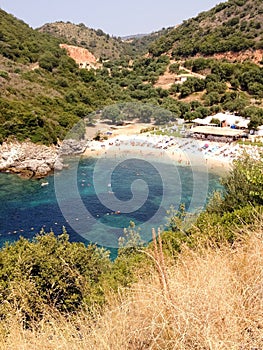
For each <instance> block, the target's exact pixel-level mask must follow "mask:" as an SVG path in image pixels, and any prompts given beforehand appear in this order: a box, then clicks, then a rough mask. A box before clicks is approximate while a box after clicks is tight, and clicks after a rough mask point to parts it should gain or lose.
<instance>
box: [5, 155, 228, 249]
mask: <svg viewBox="0 0 263 350" xmlns="http://www.w3.org/2000/svg"><path fill="white" fill-rule="evenodd" d="M64 162H65V161H64ZM66 165H67V167H66V168H65V169H63V170H62V171H60V172H55V173H54V174H51V175H49V176H47V177H46V178H44V179H31V180H27V179H23V178H20V177H19V176H17V175H14V174H7V173H1V174H0V203H1V205H0V245H1V246H3V245H4V244H5V242H7V241H8V242H14V241H16V240H17V239H18V238H19V237H20V236H23V237H26V238H28V239H32V238H33V237H34V236H35V235H36V234H38V233H39V232H40V231H42V232H50V231H53V232H54V233H55V234H56V235H58V234H61V233H62V231H63V228H65V230H66V231H67V233H68V234H69V239H70V241H75V242H83V243H85V244H89V243H96V244H97V245H98V246H101V247H105V248H106V249H109V250H110V251H111V253H112V254H113V255H116V252H117V249H118V241H119V237H120V236H123V234H124V229H125V228H127V227H129V224H130V222H131V221H132V222H134V223H135V225H136V229H137V230H139V231H140V234H141V237H142V239H143V240H144V241H145V242H147V241H150V239H151V230H152V228H155V229H157V228H158V227H161V228H163V229H165V228H166V227H167V223H168V216H169V215H168V211H169V210H170V209H171V208H173V210H174V211H177V210H179V208H180V205H181V204H184V205H185V208H186V210H187V211H188V212H191V213H195V212H197V211H200V210H203V209H204V208H205V206H206V204H207V202H208V200H209V198H210V197H211V195H212V193H213V192H214V191H215V190H222V186H221V184H220V175H218V174H216V173H211V172H208V171H207V169H204V168H202V167H201V168H199V167H196V168H194V169H193V167H190V166H187V165H182V164H179V163H176V164H174V163H173V164H171V163H165V162H160V161H159V160H158V159H157V160H151V161H149V160H145V159H143V157H141V158H127V159H123V158H120V159H118V158H111V159H104V160H102V159H96V158H82V157H74V158H67V159H66Z"/></svg>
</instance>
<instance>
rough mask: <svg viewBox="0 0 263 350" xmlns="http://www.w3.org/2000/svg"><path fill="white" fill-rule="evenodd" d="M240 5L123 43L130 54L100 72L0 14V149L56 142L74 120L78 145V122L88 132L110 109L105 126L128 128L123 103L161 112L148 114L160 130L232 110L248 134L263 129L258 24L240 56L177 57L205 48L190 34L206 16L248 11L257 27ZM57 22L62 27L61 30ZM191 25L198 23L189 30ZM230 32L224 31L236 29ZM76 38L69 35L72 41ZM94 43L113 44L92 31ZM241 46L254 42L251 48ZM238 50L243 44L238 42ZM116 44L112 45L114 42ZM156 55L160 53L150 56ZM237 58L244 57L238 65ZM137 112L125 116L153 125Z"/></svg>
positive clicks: (74, 51) (84, 56) (88, 60)
mask: <svg viewBox="0 0 263 350" xmlns="http://www.w3.org/2000/svg"><path fill="white" fill-rule="evenodd" d="M238 4H239V5H237V4H236V2H234V1H233V0H231V1H229V2H227V3H223V4H221V5H218V6H216V7H215V8H214V9H212V10H210V11H208V12H205V13H202V14H200V15H199V16H197V17H196V19H190V20H189V21H186V22H184V23H183V24H182V25H181V26H179V27H177V28H175V29H172V28H170V29H169V28H168V29H166V30H163V31H160V32H157V33H152V34H151V35H150V36H144V37H141V38H135V39H132V40H129V43H125V45H128V46H126V48H125V50H126V51H125V50H124V49H123V51H122V52H123V55H122V56H121V57H120V58H119V59H116V58H115V59H112V60H102V62H101V63H98V62H96V61H97V59H98V57H96V56H92V55H91V54H90V53H89V52H88V51H85V50H86V49H85V50H84V48H83V46H81V47H78V46H77V47H76V46H75V45H74V47H72V45H70V43H69V41H67V43H65V42H64V45H67V46H64V47H65V48H67V50H66V49H63V48H61V46H60V45H61V42H62V41H64V40H62V39H61V38H60V39H58V38H54V37H53V35H49V34H47V33H41V32H39V31H37V30H33V29H32V28H30V27H29V26H28V25H27V24H25V23H24V22H22V21H21V20H18V19H16V18H15V17H14V16H12V15H9V14H7V13H5V12H4V11H2V10H1V12H0V14H1V22H0V85H1V97H0V106H1V109H0V120H1V126H0V141H1V142H2V141H3V140H6V139H7V138H8V137H10V136H15V137H16V138H18V139H19V140H25V139H27V138H30V139H31V140H32V141H33V142H41V143H46V144H51V143H56V142H57V141H58V140H60V139H63V138H64V137H65V135H66V133H67V131H68V130H69V129H70V128H71V127H72V126H73V125H74V124H75V123H76V122H77V121H80V120H82V123H81V125H82V128H81V130H80V131H79V132H80V136H83V135H84V130H85V129H84V127H85V122H86V121H87V123H88V124H89V125H90V123H92V122H94V115H95V114H94V112H95V111H97V110H101V109H103V108H104V107H105V106H108V105H114V104H116V103H117V104H118V107H117V108H114V106H113V108H109V109H107V111H108V112H109V113H110V115H112V123H113V124H114V123H116V122H117V123H121V122H123V121H125V120H129V119H131V118H132V116H131V114H130V113H128V112H127V111H125V113H124V112H123V111H122V110H123V107H121V103H122V102H130V103H134V102H136V103H140V104H148V106H149V105H152V106H160V107H162V108H163V109H164V110H165V112H164V113H161V112H159V113H158V116H157V115H154V120H155V123H156V124H158V125H160V124H166V123H167V122H169V121H171V120H175V119H176V118H184V119H185V120H186V121H191V120H192V119H195V118H204V117H206V116H207V115H211V114H215V113H217V112H220V111H230V112H232V113H236V114H239V115H242V116H244V117H250V118H251V119H252V123H251V124H250V127H251V128H256V127H257V126H258V125H261V124H262V123H263V109H262V107H263V104H262V99H263V67H262V49H260V48H258V49H257V50H256V49H255V48H254V46H255V47H259V43H260V42H261V41H260V38H261V37H262V29H261V25H259V24H257V25H255V26H254V27H253V28H252V29H253V33H254V37H253V38H254V39H253V40H254V41H255V44H253V45H254V46H253V45H252V44H251V45H252V46H251V47H249V48H248V49H246V50H241V51H238V52H235V53H234V54H233V53H231V55H230V56H229V52H225V53H222V52H219V53H215V54H216V55H217V57H211V56H210V57H206V56H204V55H203V54H202V53H200V52H195V56H194V57H184V56H185V55H186V51H183V52H182V51H180V50H179V48H180V47H184V46H185V45H186V44H187V43H188V42H189V43H192V44H191V45H192V46H191V47H193V41H195V43H196V47H197V46H198V45H199V44H198V40H205V39H204V38H207V41H206V43H209V40H210V39H211V38H210V36H209V37H207V36H204V37H202V36H201V35H200V36H199V37H198V38H196V37H195V35H197V34H195V33H197V32H198V30H197V29H198V28H199V26H200V27H201V25H202V26H203V27H206V26H208V25H209V23H210V22H209V20H210V17H212V15H211V14H212V13H214V16H216V17H217V16H220V17H218V18H220V20H221V19H222V21H223V19H224V18H225V16H226V15H227V14H226V11H227V9H228V11H229V16H230V17H231V15H230V13H232V12H233V10H234V9H235V12H233V13H232V15H234V14H235V15H237V11H238V13H239V17H240V18H248V10H247V8H249V9H250V10H251V13H250V14H249V16H250V22H251V21H254V22H255V23H259V19H260V18H261V14H260V10H261V7H262V6H261V3H258V2H253V3H252V2H251V3H250V2H249V3H248V6H247V7H245V6H244V5H242V4H241V0H239V2H238ZM257 4H258V5H257ZM251 6H252V7H251ZM256 6H258V7H257V11H256ZM252 10H253V11H252ZM231 11H232V12H231ZM253 15H254V17H252V16H253ZM231 18H232V17H231ZM218 21H219V19H218ZM235 21H236V20H235ZM59 23H60V24H61V25H62V27H63V28H64V24H63V23H62V22H59ZM193 23H196V28H197V29H196V30H195V31H194V30H193ZM198 23H199V24H198ZM204 23H207V24H206V25H205V24H204ZM220 23H221V22H220ZM231 23H232V22H231ZM250 24H251V23H250ZM67 25H70V28H73V29H74V31H75V30H79V31H80V32H81V31H83V32H85V31H86V27H85V26H84V25H79V26H75V25H71V24H67ZM222 26H223V27H227V25H226V24H224V23H223V24H219V22H218V26H216V27H215V26H214V25H213V26H211V33H212V34H213V33H217V34H218V33H219V32H220V33H221V31H220V30H221V29H222ZM235 26H237V25H235ZM235 26H234V25H233V26H231V28H232V27H233V28H236V27H235ZM187 28H188V29H187ZM220 28H221V29H220ZM233 28H232V29H231V30H232V32H233ZM252 29H251V25H250V26H249V27H247V30H246V31H245V32H244V33H246V35H248V34H247V33H250V35H251V30H252ZM207 30H208V29H207ZM74 33H75V34H74V35H77V34H76V33H77V32H74ZM161 33H165V35H163V36H161V37H160V38H159V39H157V41H156V42H155V44H154V45H152V46H151V50H150V51H151V52H152V54H141V55H139V56H138V55H137V54H138V52H143V51H144V49H145V47H146V46H147V45H148V44H149V42H151V40H153V38H155V39H156V37H158V36H159V35H161ZM182 33H184V35H183V36H182V35H181V34H182ZM199 34H200V33H199ZM212 34H211V35H212ZM72 35H73V34H72ZM213 35H216V34H213ZM213 35H212V37H213V38H214V36H213ZM218 35H219V34H218ZM93 36H94V37H95V38H96V37H97V36H99V38H100V39H101V40H102V39H103V40H108V42H109V43H110V42H111V40H110V39H112V40H113V41H114V40H115V39H113V38H108V37H107V35H105V34H104V33H101V32H99V35H98V31H97V34H96V33H95V32H94V33H93ZM230 37H231V36H229V37H227V36H226V37H225V38H224V37H221V36H220V37H218V38H217V41H216V42H217V45H219V46H220V45H221V44H222V43H224V42H225V40H230ZM107 38H108V39H107ZM175 38H176V40H175ZM209 38H210V39H209ZM172 39H173V40H172ZM246 40H250V43H252V42H254V41H253V40H252V39H246ZM241 41H242V43H244V42H246V41H243V39H242V40H241ZM99 42H100V41H99ZM230 42H231V41H229V43H230ZM101 43H102V42H100V44H99V46H98V47H101ZM114 43H115V44H116V40H115V41H114ZM117 43H118V44H119V45H120V46H114V49H113V48H112V49H110V50H111V52H115V53H116V55H117V52H118V55H120V52H119V51H118V50H119V49H122V48H124V46H122V45H123V44H124V43H123V42H122V41H121V40H119V39H118V40H117ZM167 43H169V47H167ZM112 44H113V42H112ZM115 44H114V45H115ZM103 45H104V44H103ZM116 45H117V44H116ZM145 45H146V46H145ZM187 45H188V44H187ZM222 45H223V44H222ZM96 47H97V46H96ZM127 47H128V49H127ZM231 47H232V46H231ZM69 48H70V49H69ZM154 48H157V49H158V50H157V51H154V50H153V49H154ZM233 48H234V46H233ZM115 49H116V50H115ZM164 49H165V50H166V51H165V50H164ZM176 50H177V51H176ZM178 50H179V51H178ZM70 51H71V54H70ZM83 51H84V52H83ZM129 52H130V53H129ZM161 52H164V54H161ZM135 53H136V55H137V56H136V55H135ZM191 54H193V52H192V53H191ZM69 55H71V57H73V58H74V59H72V58H71V57H69ZM171 56H174V57H171ZM238 57H242V59H241V61H240V63H239V62H238V60H237V58H238ZM131 58H132V59H131ZM226 58H227V60H226ZM79 67H87V68H91V69H90V70H88V69H80V68H79ZM94 68H95V69H94ZM119 107H120V108H119ZM147 108H148V107H147ZM116 110H117V111H118V113H117V115H116ZM139 110H140V108H139V109H138V104H137V105H136V104H134V107H133V114H132V115H133V116H134V115H137V116H138V118H137V120H138V121H140V122H142V123H145V122H146V123H147V122H149V120H151V117H152V119H153V109H152V108H150V109H149V110H148V111H147V113H140V112H139Z"/></svg>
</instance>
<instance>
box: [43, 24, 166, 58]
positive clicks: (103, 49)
mask: <svg viewBox="0 0 263 350" xmlns="http://www.w3.org/2000/svg"><path fill="white" fill-rule="evenodd" d="M169 30H170V28H167V29H164V28H163V29H161V30H160V31H157V32H153V33H151V34H146V35H141V36H140V35H139V36H136V35H135V36H131V37H128V38H129V39H126V38H123V39H122V38H120V37H114V36H110V35H109V34H106V33H104V32H103V31H102V30H101V29H97V30H96V29H92V28H88V27H87V26H85V24H83V23H80V24H73V23H70V22H66V23H65V22H61V21H60V22H54V23H47V24H45V25H43V26H42V27H40V28H38V31H39V32H42V33H47V34H50V35H52V36H54V37H56V38H58V39H59V40H60V41H62V42H67V43H69V44H72V45H77V46H81V47H84V48H85V49H88V50H89V51H90V52H92V53H93V55H94V56H95V57H96V58H97V59H101V60H105V59H111V60H113V59H119V58H121V57H127V56H128V57H132V58H134V57H135V56H136V55H141V54H145V53H147V52H148V47H149V44H151V43H152V42H154V41H155V40H156V39H157V38H159V37H160V36H162V35H164V34H166V33H168V32H169Z"/></svg>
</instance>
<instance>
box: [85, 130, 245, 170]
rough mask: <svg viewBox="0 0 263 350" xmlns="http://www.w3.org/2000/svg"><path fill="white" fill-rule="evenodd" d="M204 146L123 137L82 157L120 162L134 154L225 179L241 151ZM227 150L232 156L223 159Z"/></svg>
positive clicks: (95, 143) (179, 140) (88, 150)
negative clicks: (118, 159)
mask: <svg viewBox="0 0 263 350" xmlns="http://www.w3.org/2000/svg"><path fill="white" fill-rule="evenodd" d="M167 141H168V142H167ZM169 142H170V144H169ZM167 144H168V146H167ZM204 144H207V142H205V141H199V140H198V141H197V140H194V139H189V138H175V137H173V138H170V137H167V136H156V135H149V134H139V135H132V136H126V135H122V136H118V137H112V138H110V139H108V140H106V141H92V142H91V143H90V145H89V147H87V148H86V150H85V152H84V153H83V154H82V157H85V158H89V157H91V158H101V157H104V158H105V157H115V158H116V157H119V158H121V157H122V156H131V155H133V154H134V155H135V156H138V157H143V158H146V159H149V160H150V159H151V160H155V161H158V162H162V161H164V162H166V163H167V162H175V163H176V164H177V165H181V166H191V167H203V168H204V167H205V168H206V169H207V171H209V172H215V173H217V174H219V175H224V174H226V173H227V172H228V171H229V170H230V169H231V165H232V161H233V159H236V158H237V156H238V154H237V153H238V152H237V151H238V150H239V151H241V149H240V147H238V146H237V145H228V144H225V143H218V142H209V147H204ZM226 146H227V149H226ZM237 148H238V149H237ZM227 150H230V152H229V153H230V154H229V155H228V154H227V155H226V154H223V153H222V154H223V155H222V156H221V155H220V152H223V151H227ZM216 151H217V152H216Z"/></svg>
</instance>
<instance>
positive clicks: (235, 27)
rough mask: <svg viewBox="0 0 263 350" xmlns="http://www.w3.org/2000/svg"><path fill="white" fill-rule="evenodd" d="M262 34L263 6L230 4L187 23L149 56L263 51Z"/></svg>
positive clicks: (251, 1) (244, 0)
mask: <svg viewBox="0 0 263 350" xmlns="http://www.w3.org/2000/svg"><path fill="white" fill-rule="evenodd" d="M262 34H263V2H262V1H261V0H229V1H226V2H222V3H220V4H219V5H217V6H215V7H214V8H212V9H211V10H210V11H206V12H202V13H200V14H199V15H198V16H197V17H195V18H191V19H188V20H186V21H184V22H183V23H182V24H181V25H180V26H178V27H177V28H175V29H173V30H172V31H170V32H169V33H168V34H167V35H166V36H164V37H162V38H160V39H159V40H157V41H156V42H155V43H154V44H153V45H152V46H151V48H150V52H151V53H152V54H153V55H157V56H158V55H160V54H162V53H165V52H168V51H169V52H171V54H172V55H173V56H174V57H177V56H180V57H188V56H194V55H196V54H197V53H199V54H201V55H211V54H214V53H218V52H226V51H235V52H239V51H241V50H245V49H248V48H251V49H256V48H263V36H262Z"/></svg>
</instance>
